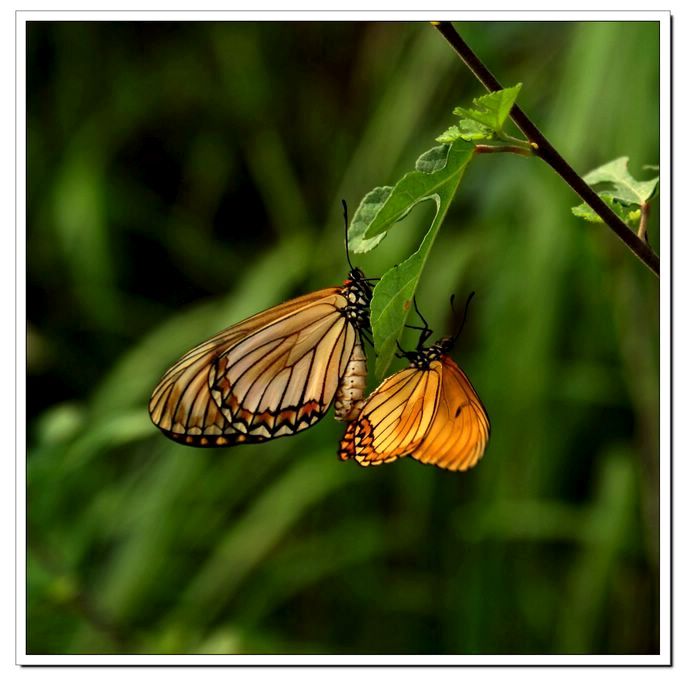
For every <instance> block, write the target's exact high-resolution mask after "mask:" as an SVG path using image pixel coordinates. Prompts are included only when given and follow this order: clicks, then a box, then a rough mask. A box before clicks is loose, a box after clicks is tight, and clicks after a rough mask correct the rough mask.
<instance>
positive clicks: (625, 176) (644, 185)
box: [584, 157, 659, 205]
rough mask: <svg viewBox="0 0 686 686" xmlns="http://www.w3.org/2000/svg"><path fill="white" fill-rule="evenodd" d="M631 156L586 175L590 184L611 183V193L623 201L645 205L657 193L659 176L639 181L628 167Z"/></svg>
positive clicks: (616, 198)
mask: <svg viewBox="0 0 686 686" xmlns="http://www.w3.org/2000/svg"><path fill="white" fill-rule="evenodd" d="M628 164H629V158H628V157H619V158H617V159H616V160H613V161H612V162H608V163H607V164H604V165H602V166H601V167H598V168H597V169H594V170H593V171H591V172H589V173H588V174H586V176H584V181H585V182H586V183H587V184H588V185H589V186H597V185H599V184H610V189H609V194H610V195H611V196H612V197H613V198H614V199H615V200H618V201H619V202H621V203H624V204H633V205H643V204H644V203H646V202H647V201H648V200H650V198H651V197H652V196H653V195H654V194H655V190H656V189H657V182H658V181H659V177H658V176H656V177H655V178H653V179H650V180H649V181H637V180H636V179H635V178H634V177H633V176H631V174H630V173H629V169H628Z"/></svg>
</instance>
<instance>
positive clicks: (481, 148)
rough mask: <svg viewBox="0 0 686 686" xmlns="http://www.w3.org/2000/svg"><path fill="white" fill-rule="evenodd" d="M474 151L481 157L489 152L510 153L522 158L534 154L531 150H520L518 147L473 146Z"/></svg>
mask: <svg viewBox="0 0 686 686" xmlns="http://www.w3.org/2000/svg"><path fill="white" fill-rule="evenodd" d="M474 150H475V151H476V153H477V154H479V155H483V154H485V153H489V152H512V153H514V154H515V155H524V157H531V155H533V154H534V153H533V152H532V150H531V148H521V147H519V146H518V145H482V144H479V145H475V146H474Z"/></svg>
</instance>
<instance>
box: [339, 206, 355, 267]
mask: <svg viewBox="0 0 686 686" xmlns="http://www.w3.org/2000/svg"><path fill="white" fill-rule="evenodd" d="M341 203H342V205H343V224H344V225H345V257H346V259H347V260H348V265H349V266H350V269H351V270H352V269H355V267H353V263H352V262H351V261H350V248H349V247H348V203H347V202H346V201H345V198H343V199H342V200H341Z"/></svg>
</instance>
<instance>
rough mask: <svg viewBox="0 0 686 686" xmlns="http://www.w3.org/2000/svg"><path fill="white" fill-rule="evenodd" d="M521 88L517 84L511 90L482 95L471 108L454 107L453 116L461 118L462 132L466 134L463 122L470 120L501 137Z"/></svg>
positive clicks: (505, 89) (506, 89)
mask: <svg viewBox="0 0 686 686" xmlns="http://www.w3.org/2000/svg"><path fill="white" fill-rule="evenodd" d="M521 88H522V84H521V83H518V84H517V85H516V86H512V87H511V88H503V90H500V91H495V92H493V93H488V94H487V95H482V96H481V97H480V98H476V99H475V100H474V107H473V108H469V109H466V108H464V107H456V108H455V109H454V110H453V114H457V115H459V116H461V117H463V119H462V121H461V122H460V128H461V129H462V131H464V132H466V129H464V128H463V122H465V125H466V122H467V121H470V120H471V121H473V122H476V123H478V124H481V125H482V126H485V127H487V128H488V129H492V130H493V131H495V132H496V133H497V134H498V135H501V134H502V133H503V126H504V125H505V121H506V120H507V117H508V116H509V114H510V110H511V109H512V107H513V106H514V104H515V101H516V100H517V96H518V95H519V91H520V90H521ZM469 126H470V127H471V128H472V132H474V131H475V129H474V125H473V124H470V125H469ZM472 140H473V139H472Z"/></svg>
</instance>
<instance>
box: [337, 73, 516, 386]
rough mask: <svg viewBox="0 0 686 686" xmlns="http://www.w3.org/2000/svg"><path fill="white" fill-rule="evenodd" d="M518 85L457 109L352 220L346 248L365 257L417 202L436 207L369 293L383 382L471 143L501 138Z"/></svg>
mask: <svg viewBox="0 0 686 686" xmlns="http://www.w3.org/2000/svg"><path fill="white" fill-rule="evenodd" d="M521 87H522V84H521V83H520V84H517V85H516V86H514V87H512V88H505V89H503V90H501V91H497V92H494V93H489V94H488V95H484V96H482V97H480V98H476V99H475V100H474V108H472V109H464V108H462V107H457V108H456V109H455V110H454V114H458V115H461V116H462V117H463V118H462V119H461V120H460V122H459V124H458V125H457V126H451V127H450V128H449V129H448V130H447V131H446V132H444V133H443V134H442V135H441V136H439V137H438V138H437V139H436V140H438V141H439V142H441V143H443V144H444V145H441V146H438V147H434V148H431V149H430V150H427V151H426V152H425V153H423V154H422V155H420V157H419V158H418V159H417V161H416V163H415V170H414V171H411V172H409V173H408V174H405V176H403V177H402V178H401V179H400V181H398V183H396V184H395V186H379V187H377V188H374V189H373V190H372V191H370V192H369V193H367V195H365V197H364V198H363V199H362V202H361V203H360V205H359V206H358V208H357V210H356V212H355V215H354V216H353V220H352V222H351V224H350V228H349V232H348V239H349V243H350V249H351V250H352V251H353V252H357V253H365V252H369V251H370V250H373V249H374V248H376V247H377V246H378V245H379V243H381V241H382V240H383V239H384V238H385V236H386V234H387V232H388V230H389V229H390V228H391V227H392V226H393V225H394V224H395V223H397V222H399V221H400V220H401V219H404V218H405V217H406V216H407V215H408V214H409V212H410V211H411V210H412V208H413V207H414V206H415V205H417V203H420V202H423V201H424V200H429V199H432V200H434V202H435V203H436V214H435V215H434V218H433V221H432V223H431V226H430V227H429V230H428V231H427V233H426V235H425V236H424V239H423V240H422V243H421V245H420V246H419V248H418V249H417V250H416V251H415V252H414V253H412V255H411V256H410V257H409V258H407V259H406V260H404V261H403V262H402V263H401V264H399V265H396V266H395V267H393V268H392V269H390V270H389V271H387V272H386V273H385V274H384V275H383V276H382V277H381V280H380V281H379V283H378V284H377V286H376V287H375V289H374V297H373V298H372V303H371V324H372V333H373V336H374V348H375V350H376V376H377V377H378V378H383V376H384V374H385V373H386V371H387V370H388V367H389V365H390V363H391V361H392V359H393V355H394V352H395V350H396V341H398V340H399V339H400V338H401V336H402V332H403V327H404V326H405V322H406V320H407V316H408V313H409V310H410V305H411V303H412V298H413V297H414V294H415V291H416V290H417V285H418V283H419V279H420V277H421V274H422V271H423V269H424V266H425V265H426V262H427V259H428V257H429V252H430V251H431V247H432V245H433V243H434V240H435V238H436V234H437V233H438V230H439V228H440V226H441V224H442V222H443V219H444V218H445V215H446V213H447V211H448V208H449V207H450V203H451V202H452V199H453V196H454V195H455V191H456V190H457V187H458V185H459V183H460V181H461V179H462V176H463V174H464V171H465V169H466V167H467V164H469V162H470V161H471V159H472V157H473V155H474V147H473V145H472V144H471V141H474V140H482V139H486V138H489V139H490V138H494V137H497V138H503V137H504V136H505V134H504V132H503V127H504V125H505V121H506V120H507V117H508V115H509V113H510V110H511V109H512V106H513V105H514V103H515V101H516V99H517V95H518V94H519V91H520V89H521Z"/></svg>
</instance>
